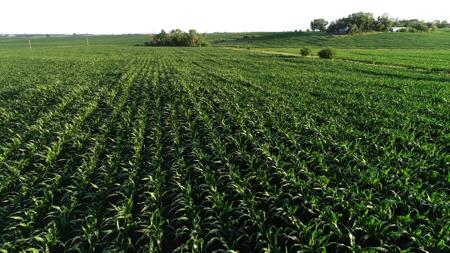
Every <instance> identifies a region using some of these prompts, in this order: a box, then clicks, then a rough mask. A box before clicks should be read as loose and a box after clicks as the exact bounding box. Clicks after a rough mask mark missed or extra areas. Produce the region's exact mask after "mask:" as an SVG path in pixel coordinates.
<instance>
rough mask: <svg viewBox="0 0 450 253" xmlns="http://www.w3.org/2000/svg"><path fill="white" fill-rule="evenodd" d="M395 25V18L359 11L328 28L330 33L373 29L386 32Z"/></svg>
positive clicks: (362, 31)
mask: <svg viewBox="0 0 450 253" xmlns="http://www.w3.org/2000/svg"><path fill="white" fill-rule="evenodd" d="M392 25H393V20H392V19H391V18H390V17H388V16H380V17H378V18H377V19H375V18H374V16H373V14H372V13H365V12H357V13H353V14H350V15H349V16H348V17H346V18H341V19H338V20H336V21H333V22H331V23H330V26H329V27H328V29H327V33H329V34H344V33H350V34H358V33H365V32H372V31H379V32H385V31H389V29H390V28H391V27H392Z"/></svg>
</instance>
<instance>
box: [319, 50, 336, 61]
mask: <svg viewBox="0 0 450 253" xmlns="http://www.w3.org/2000/svg"><path fill="white" fill-rule="evenodd" d="M317 55H319V57H320V58H323V59H333V58H335V57H336V50H334V49H332V48H325V49H322V50H320V51H319V52H318V53H317Z"/></svg>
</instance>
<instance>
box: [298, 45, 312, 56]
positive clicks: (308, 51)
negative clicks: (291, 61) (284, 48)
mask: <svg viewBox="0 0 450 253" xmlns="http://www.w3.org/2000/svg"><path fill="white" fill-rule="evenodd" d="M300 54H301V55H302V56H308V55H311V49H309V48H307V47H304V48H302V49H300Z"/></svg>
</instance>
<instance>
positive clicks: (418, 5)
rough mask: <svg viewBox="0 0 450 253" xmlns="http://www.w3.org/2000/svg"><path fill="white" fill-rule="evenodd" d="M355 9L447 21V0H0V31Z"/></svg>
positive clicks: (226, 24) (276, 18) (300, 25)
mask: <svg viewBox="0 0 450 253" xmlns="http://www.w3.org/2000/svg"><path fill="white" fill-rule="evenodd" d="M358 11H365V12H373V13H374V14H375V15H381V14H384V13H388V14H389V15H390V16H392V17H399V18H419V19H423V20H434V19H441V20H443V19H446V20H448V21H450V0H427V1H423V0H421V1H418V0H339V1H336V0H316V1H314V0H308V1H302V0H259V1H245V0H221V1H219V0H209V1H208V0H159V1H154V0H39V1H37V0H0V33H104V34H109V33H116V34H118V33H148V32H158V31H159V30H161V29H166V30H169V29H172V28H180V29H183V30H187V29H190V28H195V29H197V30H198V31H200V32H222V31H288V30H294V29H307V28H308V26H309V22H310V21H311V20H312V19H314V18H321V17H323V18H325V19H327V20H334V19H337V18H339V17H343V16H347V15H348V14H350V13H353V12H358Z"/></svg>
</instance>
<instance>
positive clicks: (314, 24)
mask: <svg viewBox="0 0 450 253" xmlns="http://www.w3.org/2000/svg"><path fill="white" fill-rule="evenodd" d="M327 25H328V21H326V20H325V19H323V18H319V19H314V20H313V21H311V30H312V31H313V32H315V31H320V32H325V30H326V29H327Z"/></svg>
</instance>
